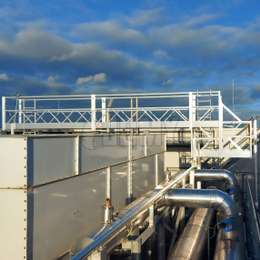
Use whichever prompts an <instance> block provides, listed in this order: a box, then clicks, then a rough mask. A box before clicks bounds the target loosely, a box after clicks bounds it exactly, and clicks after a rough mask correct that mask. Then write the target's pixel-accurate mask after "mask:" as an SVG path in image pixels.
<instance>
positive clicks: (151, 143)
mask: <svg viewBox="0 0 260 260" xmlns="http://www.w3.org/2000/svg"><path fill="white" fill-rule="evenodd" d="M164 150H165V148H164V135H159V134H158V135H148V136H147V151H148V154H154V153H159V152H162V151H164Z"/></svg>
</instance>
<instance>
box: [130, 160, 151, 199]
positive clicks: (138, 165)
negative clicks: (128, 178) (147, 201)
mask: <svg viewBox="0 0 260 260" xmlns="http://www.w3.org/2000/svg"><path fill="white" fill-rule="evenodd" d="M154 166H155V159H154V156H151V157H147V158H143V159H140V160H136V161H133V171H132V173H133V196H134V198H138V197H140V196H141V195H143V194H145V193H146V192H148V191H149V190H151V189H153V188H154V187H155V168H154Z"/></svg>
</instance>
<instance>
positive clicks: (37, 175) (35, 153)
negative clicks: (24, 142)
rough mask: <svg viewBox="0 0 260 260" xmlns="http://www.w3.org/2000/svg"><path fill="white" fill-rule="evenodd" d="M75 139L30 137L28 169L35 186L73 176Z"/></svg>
mask: <svg viewBox="0 0 260 260" xmlns="http://www.w3.org/2000/svg"><path fill="white" fill-rule="evenodd" d="M74 138H75V137H57V136H56V137H37V138H36V137H30V139H29V140H28V155H29V156H28V169H29V172H30V174H29V178H30V179H31V184H33V185H37V184H40V183H45V182H49V181H53V180H56V179H61V178H64V177H68V176H72V175H74V171H75V166H74V163H75V158H74V157H75V152H74V150H75V145H74Z"/></svg>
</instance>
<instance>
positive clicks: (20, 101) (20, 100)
mask: <svg viewBox="0 0 260 260" xmlns="http://www.w3.org/2000/svg"><path fill="white" fill-rule="evenodd" d="M18 123H19V124H21V123H22V99H18Z"/></svg>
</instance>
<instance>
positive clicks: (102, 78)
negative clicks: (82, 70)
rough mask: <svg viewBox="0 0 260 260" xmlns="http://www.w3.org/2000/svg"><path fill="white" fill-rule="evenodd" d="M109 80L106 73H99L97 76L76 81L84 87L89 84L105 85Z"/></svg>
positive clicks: (80, 78)
mask: <svg viewBox="0 0 260 260" xmlns="http://www.w3.org/2000/svg"><path fill="white" fill-rule="evenodd" d="M106 80H107V75H106V74H105V73H97V74H95V75H89V76H85V77H79V78H78V79H77V81H76V84H77V85H84V84H87V83H104V82H106Z"/></svg>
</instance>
